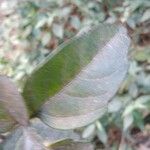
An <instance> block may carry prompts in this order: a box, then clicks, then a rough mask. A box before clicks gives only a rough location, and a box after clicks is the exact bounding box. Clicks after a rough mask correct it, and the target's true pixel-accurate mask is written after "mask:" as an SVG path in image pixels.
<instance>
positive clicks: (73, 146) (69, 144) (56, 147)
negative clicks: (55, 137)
mask: <svg viewBox="0 0 150 150" xmlns="http://www.w3.org/2000/svg"><path fill="white" fill-rule="evenodd" d="M50 150H94V146H93V145H92V144H90V143H81V142H73V141H70V140H66V141H61V142H58V143H56V144H53V145H51V147H50Z"/></svg>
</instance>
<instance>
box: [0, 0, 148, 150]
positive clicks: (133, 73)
mask: <svg viewBox="0 0 150 150" xmlns="http://www.w3.org/2000/svg"><path fill="white" fill-rule="evenodd" d="M99 22H106V23H114V22H122V23H123V24H124V25H125V26H126V27H127V29H128V31H129V35H130V36H131V38H132V44H131V49H130V51H129V57H130V67H129V71H128V76H127V77H126V80H125V81H124V82H123V84H122V86H121V87H120V90H119V91H118V95H117V96H116V97H114V101H113V102H112V103H110V105H109V107H108V114H106V115H105V116H103V117H102V118H101V119H100V120H98V121H97V122H96V123H94V124H92V125H90V126H88V127H86V128H84V129H82V132H83V133H82V136H83V139H86V140H89V141H93V142H94V143H95V144H96V145H97V147H98V148H104V147H105V148H106V149H108V148H109V147H112V149H119V148H118V147H120V150H124V149H134V148H135V145H136V144H137V143H139V149H140V147H142V148H143V147H144V146H145V144H144V142H140V141H139V138H141V139H142V138H143V139H144V138H146V137H149V136H150V126H149V123H150V119H149V118H150V117H149V110H150V45H149V44H150V2H149V0H132V1H131V0H123V1H120V0H111V1H110V0H74V1H73V0H72V1H71V0H57V1H56V0H45V1H42V0H36V1H33V0H30V1H19V2H18V1H15V0H14V1H8V0H2V1H0V23H1V26H0V73H2V74H7V75H9V76H11V77H13V79H14V80H15V81H16V82H17V83H18V86H19V87H21V86H22V81H23V80H24V79H25V77H26V75H28V74H30V73H31V72H32V70H33V69H34V68H35V66H36V64H37V63H39V62H41V61H42V60H43V59H44V58H45V56H47V55H48V54H49V53H50V52H51V51H52V50H54V49H55V48H56V47H57V46H58V45H59V44H61V43H62V42H64V41H66V40H68V39H69V38H71V37H72V36H74V35H75V34H76V33H77V32H78V31H79V30H80V29H81V28H83V27H85V26H88V25H91V24H98V23H99ZM20 89H21V88H20ZM122 134H123V135H124V138H125V140H121V143H120V139H122ZM119 143H120V144H119ZM108 145H109V146H108ZM124 145H128V148H125V147H126V146H124ZM113 147H114V148H113ZM123 147H124V149H123ZM129 147H130V148H129ZM142 148H141V149H142ZM143 149H144V148H143Z"/></svg>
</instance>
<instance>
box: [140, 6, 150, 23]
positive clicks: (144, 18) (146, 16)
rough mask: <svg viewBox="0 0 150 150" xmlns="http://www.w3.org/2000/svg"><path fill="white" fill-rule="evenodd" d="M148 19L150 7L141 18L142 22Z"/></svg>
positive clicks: (149, 17) (149, 18)
mask: <svg viewBox="0 0 150 150" xmlns="http://www.w3.org/2000/svg"><path fill="white" fill-rule="evenodd" d="M147 20H150V9H147V10H146V11H145V12H144V14H143V16H142V18H141V22H144V21H147Z"/></svg>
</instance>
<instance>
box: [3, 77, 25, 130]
mask: <svg viewBox="0 0 150 150" xmlns="http://www.w3.org/2000/svg"><path fill="white" fill-rule="evenodd" d="M15 122H18V123H19V124H21V125H27V124H28V114H27V110H26V107H25V104H24V100H23V98H22V96H21V95H20V93H19V92H18V90H17V87H16V86H15V84H14V83H13V82H12V81H11V80H10V79H9V78H8V77H6V76H2V75H1V76H0V132H3V130H4V132H5V131H6V130H7V129H9V128H11V127H12V126H13V125H14V124H15Z"/></svg>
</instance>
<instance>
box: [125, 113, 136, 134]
mask: <svg viewBox="0 0 150 150" xmlns="http://www.w3.org/2000/svg"><path fill="white" fill-rule="evenodd" d="M133 121H134V119H133V116H132V114H128V115H126V116H124V118H123V130H124V132H126V131H127V130H128V128H129V127H130V126H131V125H132V124H133Z"/></svg>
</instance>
